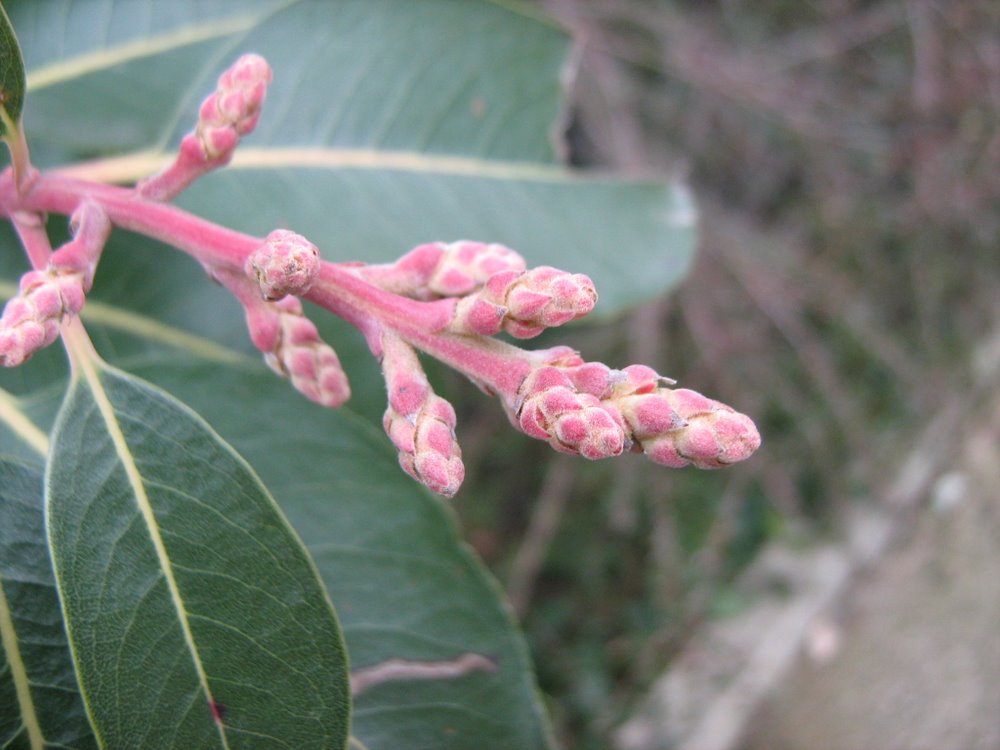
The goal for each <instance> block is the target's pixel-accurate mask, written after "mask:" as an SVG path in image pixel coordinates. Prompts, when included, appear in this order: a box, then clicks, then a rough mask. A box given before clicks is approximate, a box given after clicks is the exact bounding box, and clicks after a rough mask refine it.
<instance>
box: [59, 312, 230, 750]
mask: <svg viewBox="0 0 1000 750" xmlns="http://www.w3.org/2000/svg"><path fill="white" fill-rule="evenodd" d="M82 332H83V329H82V327H78V328H77V329H76V331H70V332H69V334H68V335H65V336H64V340H65V341H66V343H67V345H68V348H69V349H70V350H71V357H72V360H73V363H74V365H75V371H74V377H82V378H83V379H84V381H85V382H86V384H87V387H88V388H89V389H90V393H91V396H92V397H93V399H94V404H95V405H96V406H97V410H98V412H99V413H100V415H101V419H102V420H103V421H104V424H105V427H106V428H107V431H108V436H109V437H110V438H111V443H112V445H113V446H114V449H115V454H116V455H117V456H118V460H119V461H120V463H121V466H122V468H123V470H124V471H125V475H126V478H127V479H128V482H129V486H130V487H131V489H132V492H133V494H134V495H135V501H136V506H137V508H138V510H139V513H140V514H141V515H142V519H143V521H144V522H145V524H146V529H147V531H148V533H149V537H150V541H151V542H152V543H153V549H154V551H155V552H156V558H157V561H158V563H159V566H160V569H161V570H162V571H163V577H164V580H165V582H166V584H167V590H168V592H169V593H170V599H171V603H172V604H173V606H174V610H175V612H176V613H177V621H178V624H179V625H180V628H181V632H182V634H183V636H184V642H185V643H186V644H187V647H188V651H189V652H190V654H191V661H192V663H193V665H194V668H195V672H196V673H197V675H198V682H199V684H200V685H201V689H202V691H203V692H204V694H205V697H206V699H207V700H209V701H212V700H213V698H212V691H211V689H210V688H209V685H208V674H207V673H206V671H205V666H204V664H202V661H201V654H200V652H199V650H198V646H197V644H196V643H195V639H194V633H193V632H192V630H191V623H190V622H189V620H188V613H187V608H186V607H185V605H184V599H183V597H182V596H181V593H180V587H179V586H178V585H177V580H176V578H175V577H174V571H173V565H172V563H171V560H170V555H169V553H168V552H167V548H166V545H165V544H164V541H163V536H162V534H161V533H160V526H159V523H158V522H157V520H156V516H155V514H154V513H153V506H152V503H151V502H150V500H149V496H148V494H147V493H146V486H145V482H144V480H143V477H142V473H141V472H140V471H139V467H138V466H137V465H136V463H135V459H134V458H133V456H132V452H131V450H130V449H129V447H128V442H127V441H126V439H125V434H124V433H123V432H122V429H121V425H120V424H119V422H118V418H117V416H116V415H115V410H114V407H113V406H112V404H111V400H110V399H109V398H108V395H107V392H106V391H105V389H104V384H103V383H102V382H101V376H100V372H99V371H98V369H99V368H98V365H97V363H96V354H95V353H94V352H93V350H92V349H90V347H89V341H87V342H86V344H85V343H84V342H83V341H82V340H81V337H80V336H77V335H74V334H75V333H82ZM213 723H214V724H215V727H216V730H217V731H218V733H219V739H220V741H221V742H222V747H223V748H224V749H225V750H230V748H229V742H228V738H227V736H226V731H225V727H224V726H223V725H222V724H221V722H218V721H216V722H213Z"/></svg>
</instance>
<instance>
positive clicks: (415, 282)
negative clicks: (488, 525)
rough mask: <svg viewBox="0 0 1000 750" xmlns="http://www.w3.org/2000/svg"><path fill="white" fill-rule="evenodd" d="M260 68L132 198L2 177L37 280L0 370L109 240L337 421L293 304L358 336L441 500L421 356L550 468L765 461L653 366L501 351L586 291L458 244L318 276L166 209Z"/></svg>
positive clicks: (53, 325) (443, 444) (286, 246)
mask: <svg viewBox="0 0 1000 750" xmlns="http://www.w3.org/2000/svg"><path fill="white" fill-rule="evenodd" d="M270 81H271V70H270V67H269V66H268V64H267V62H266V61H265V60H264V59H263V58H261V57H259V56H257V55H244V56H243V57H241V58H240V59H239V60H237V61H236V63H235V64H234V65H233V66H232V67H230V68H229V69H228V70H227V71H226V72H225V73H223V75H222V76H221V77H220V79H219V84H218V88H217V89H216V91H215V92H213V93H212V94H211V95H210V96H209V97H208V98H207V99H206V100H205V102H204V103H203V104H202V106H201V109H200V111H199V120H198V123H197V125H196V127H195V128H194V130H193V131H192V132H191V133H189V134H188V135H186V136H185V137H184V138H183V139H182V141H181V144H180V148H179V150H178V153H177V155H176V158H175V160H174V162H173V163H172V164H171V165H170V166H168V167H167V168H166V169H165V170H163V171H162V172H160V173H159V174H156V175H153V176H151V177H148V178H146V179H144V180H142V181H140V182H139V183H138V184H137V185H136V186H135V187H134V188H131V189H126V188H118V187H113V186H108V185H102V184H98V183H89V182H86V181H81V180H74V179H72V178H69V177H65V176H60V175H45V174H40V175H39V174H35V175H32V178H31V179H30V180H27V181H25V184H24V185H21V186H18V185H16V184H15V183H14V180H13V177H12V175H11V172H10V170H8V171H7V172H6V173H5V174H4V175H3V176H2V178H0V214H4V215H6V216H8V217H10V218H11V220H12V221H13V222H14V225H15V227H16V228H17V230H18V233H19V235H20V236H21V239H22V242H23V243H24V244H25V247H26V249H27V250H28V253H29V256H31V258H32V261H33V262H34V264H35V268H36V270H33V271H30V272H29V273H27V274H25V276H24V277H23V278H22V279H21V284H20V292H19V294H18V295H17V296H15V297H14V298H13V299H11V300H10V301H9V302H8V303H7V305H6V307H5V308H4V311H3V316H2V318H0V364H2V365H3V366H5V367H13V366H16V365H19V364H21V363H22V362H24V361H25V360H26V359H28V358H29V357H30V356H31V354H32V353H33V352H35V351H37V350H38V349H40V348H42V347H44V346H48V345H49V344H51V343H52V342H53V341H54V340H55V339H56V338H57V337H58V333H59V330H60V326H61V324H62V323H63V321H65V320H66V319H67V318H69V317H72V316H75V315H77V314H78V313H79V312H80V310H81V308H82V307H83V304H84V299H85V296H86V293H87V292H88V291H89V290H90V286H91V283H92V281H93V276H94V270H95V268H96V266H97V262H98V260H99V258H100V254H101V251H102V249H103V247H104V244H105V242H106V240H107V237H108V234H109V233H110V231H111V228H112V226H113V225H115V226H122V227H125V228H128V229H131V230H133V231H139V232H144V233H146V234H149V235H150V236H154V237H156V238H158V239H161V240H163V241H164V242H167V243H169V244H172V245H174V246H175V247H177V248H179V249H181V250H183V251H185V252H188V253H189V254H191V255H192V256H194V257H195V258H197V259H198V260H199V261H201V263H202V265H203V266H205V268H206V269H207V270H208V271H209V273H210V274H211V275H212V276H213V278H215V279H216V280H217V281H219V282H220V283H221V284H222V285H223V286H225V287H226V288H227V289H228V290H229V291H230V292H232V293H233V295H234V296H235V297H236V298H237V299H238V300H239V301H240V303H241V304H242V305H243V307H244V310H245V313H246V321H247V327H248V329H249V332H250V337H251V339H252V341H253V343H254V345H255V346H256V347H257V348H258V349H260V350H261V351H262V352H263V353H264V357H265V361H266V362H267V364H268V365H269V366H270V367H271V368H272V369H273V370H274V371H275V372H277V373H278V374H280V375H282V376H285V377H287V378H288V379H289V380H290V381H291V383H292V385H293V386H294V387H295V388H297V389H298V390H299V391H300V392H302V393H303V394H304V395H305V396H306V397H307V398H309V399H311V400H313V401H315V402H317V403H319V404H322V405H324V406H331V407H336V406H340V405H341V404H343V403H344V402H345V401H347V399H348V398H349V397H350V386H349V384H348V380H347V376H346V374H345V373H344V370H343V368H342V366H341V363H340V360H339V359H338V357H337V355H336V353H335V352H334V350H333V349H332V348H331V347H330V346H329V345H327V344H326V343H324V342H323V341H322V340H321V338H320V336H319V334H318V332H317V330H316V326H315V325H314V324H313V323H312V321H310V320H309V319H308V318H307V317H306V316H305V314H304V312H303V307H302V303H301V301H300V298H305V299H308V300H310V301H312V302H315V303H317V304H319V305H321V306H323V307H325V308H327V309H329V310H331V311H332V312H334V313H336V314H338V315H340V316H341V317H343V318H344V319H346V320H348V321H349V322H351V323H352V324H354V325H355V326H356V327H357V328H358V329H359V330H360V331H361V332H362V333H363V334H364V336H365V338H366V341H367V342H368V345H369V348H370V349H371V351H372V353H373V354H374V355H375V356H376V357H377V358H378V359H379V361H380V363H381V366H382V372H383V375H384V377H385V382H386V389H387V392H388V408H387V409H386V412H385V416H384V418H383V426H384V428H385V431H386V433H387V434H388V436H389V439H390V440H391V441H392V443H393V445H394V446H395V447H396V449H397V451H398V452H399V463H400V466H401V467H402V468H403V469H404V470H405V471H406V472H407V473H408V474H410V475H411V476H412V477H413V478H414V479H416V480H417V481H418V482H421V483H422V484H424V485H426V486H427V487H429V488H430V489H431V490H433V491H435V492H437V493H440V494H442V495H445V496H448V497H451V496H452V495H454V494H455V492H456V491H457V490H458V488H459V486H460V484H461V482H462V479H463V477H464V473H465V470H464V468H463V465H462V458H461V455H462V454H461V449H460V448H459V445H458V442H457V440H456V438H455V424H456V420H455V410H454V409H453V408H452V406H451V404H449V403H448V401H446V400H445V399H444V398H442V397H441V396H439V395H437V394H435V393H434V392H433V390H432V389H431V386H430V383H429V382H428V380H427V376H426V375H425V373H424V370H423V368H422V366H421V364H420V361H419V359H418V356H417V352H418V351H421V352H424V353H425V354H428V355H430V356H432V357H435V358H437V359H439V360H441V361H443V362H445V363H446V364H448V365H450V366H451V367H453V368H455V369H456V370H459V371H460V372H463V373H464V374H465V375H466V376H468V377H469V378H470V379H471V380H472V381H473V382H474V383H476V384H477V385H479V387H480V388H482V389H483V390H484V391H486V392H487V393H489V394H491V395H495V396H496V397H497V398H498V399H499V401H500V403H501V405H502V406H503V409H504V410H505V412H506V414H507V416H508V418H509V419H510V422H511V424H512V425H513V426H514V427H515V428H517V429H518V430H520V431H522V432H524V433H525V434H527V435H530V436H531V437H535V438H538V439H539V440H544V441H546V442H547V443H549V445H551V446H552V448H554V449H555V450H557V451H559V452H561V453H572V454H579V455H582V456H584V457H585V458H589V459H599V458H608V457H611V456H617V455H620V454H622V453H625V452H628V451H632V452H640V453H643V454H645V455H646V456H648V457H649V458H650V459H651V460H653V461H654V462H656V463H658V464H662V465H664V466H669V467H682V466H687V465H689V464H692V465H694V466H697V467H699V468H704V469H712V468H719V467H723V466H727V465H729V464H732V463H736V462H737V461H742V460H743V459H745V458H748V457H749V456H750V455H751V454H752V453H753V452H754V451H755V450H756V449H757V448H758V447H759V445H760V436H759V434H758V432H757V429H756V427H755V426H754V423H753V422H752V421H751V420H750V418H749V417H747V416H745V415H743V414H740V413H738V412H736V411H734V410H733V409H732V408H730V407H729V406H726V405H725V404H722V403H720V402H718V401H713V400H712V399H709V398H706V397H705V396H702V395H701V394H699V393H696V392H695V391H691V390H687V389H674V388H671V386H672V385H673V381H670V380H669V379H667V378H664V377H662V376H660V375H659V374H657V373H656V372H655V371H653V370H652V369H650V368H649V367H646V366H643V365H631V366H629V367H625V368H624V369H621V370H617V369H613V368H611V367H608V366H607V365H604V364H602V363H599V362H586V361H584V360H583V359H581V358H580V356H579V354H578V353H577V352H576V351H574V350H572V349H570V348H568V347H563V346H557V347H553V348H549V349H543V350H525V349H522V348H520V347H517V346H514V345H512V344H509V343H506V342H504V341H501V340H499V339H496V338H492V337H493V336H495V335H496V334H498V333H500V332H506V333H507V334H509V335H510V336H513V337H514V338H517V339H528V338H532V337H534V336H537V335H538V334H540V333H541V332H542V331H543V330H545V329H546V328H552V327H555V326H560V325H563V324H564V323H568V322H569V321H572V320H575V319H578V318H580V317H583V316H584V315H586V314H587V313H589V312H590V311H591V310H592V309H593V308H594V305H595V303H596V301H597V291H596V290H595V288H594V284H593V282H592V281H591V280H590V279H589V278H588V277H587V276H584V275H582V274H573V273H569V272H566V271H561V270H559V269H556V268H551V267H548V266H540V267H536V268H528V267H527V264H526V262H525V260H524V258H523V257H522V256H521V255H519V254H518V253H517V252H515V251H514V250H511V249H510V248H507V247H505V246H503V245H499V244H492V243H483V242H473V241H467V240H463V241H458V242H450V243H445V242H433V243H429V244H424V245H420V246H418V247H416V248H414V249H413V250H411V251H410V252H408V253H406V254H405V255H403V256H402V257H401V258H400V259H399V260H397V261H396V262H394V263H390V264H380V265H363V264H357V263H331V262H328V261H323V260H321V258H320V253H319V251H318V249H317V248H316V246H315V245H313V244H312V243H311V242H309V241H308V240H307V239H306V238H304V237H302V236H301V235H298V234H295V233H294V232H291V231H288V230H284V229H278V230H275V231H274V232H272V233H271V234H269V235H268V236H267V237H266V238H265V239H264V240H260V239H257V238H253V237H250V236H248V235H244V234H240V233H238V232H233V231H231V230H227V229H224V228H222V227H218V226H216V225H212V224H210V223H208V222H205V221H204V220H202V219H199V218H198V217H195V216H192V215H190V214H187V213H185V212H183V211H180V210H179V209H176V208H174V207H172V206H168V205H166V202H168V201H169V200H170V199H172V198H173V197H175V196H176V195H178V194H179V193H180V192H181V191H182V190H184V188H186V187H187V186H188V185H190V184H191V183H192V182H194V180H196V179H197V178H198V177H200V176H201V175H203V174H205V173H206V172H208V171H210V170H213V169H216V168H218V167H222V166H225V165H226V164H228V163H229V161H230V160H231V158H232V155H233V152H234V150H235V149H236V147H237V145H238V144H239V142H240V139H241V138H242V137H243V136H245V135H247V134H249V133H250V132H251V131H252V130H253V128H254V126H255V125H256V122H257V119H258V118H259V116H260V108H261V105H262V104H263V101H264V97H265V94H266V89H267V85H268V84H269V83H270ZM48 211H52V212H61V213H64V214H70V215H72V221H71V228H72V230H73V238H72V239H71V240H70V241H69V242H68V243H67V244H66V245H64V246H63V247H61V248H59V249H58V250H56V251H55V252H52V251H51V249H50V248H44V249H40V248H39V245H40V244H41V245H44V244H45V243H46V242H47V239H46V238H45V236H44V231H43V230H40V229H39V224H40V222H39V219H38V217H39V216H40V215H41V214H42V213H43V212H48Z"/></svg>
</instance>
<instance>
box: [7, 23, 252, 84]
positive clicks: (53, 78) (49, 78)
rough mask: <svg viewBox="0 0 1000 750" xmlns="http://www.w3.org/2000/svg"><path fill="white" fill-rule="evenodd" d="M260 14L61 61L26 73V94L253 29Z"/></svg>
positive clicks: (179, 30)
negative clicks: (130, 62)
mask: <svg viewBox="0 0 1000 750" xmlns="http://www.w3.org/2000/svg"><path fill="white" fill-rule="evenodd" d="M269 13H270V11H268V13H267V14H263V13H254V14H247V15H244V16H233V17H229V18H225V19H220V20H216V21H212V22H206V23H201V24H195V25H190V26H182V27H180V28H178V29H176V30H174V31H171V32H169V33H167V34H162V35H160V36H147V37H142V38H141V39H136V40H135V41H131V42H126V43H124V44H120V45H117V46H112V47H105V48H103V49H98V50H94V51H93V52H88V53H86V54H82V55H77V56H76V57H70V58H64V59H62V60H59V61H57V62H52V63H49V64H47V65H43V66H41V67H38V68H36V69H34V70H31V71H28V73H27V83H28V86H27V88H28V91H29V92H34V91H38V90H39V89H44V88H48V87H49V86H55V85H58V84H60V83H66V82H67V81H72V80H73V79H75V78H79V77H81V76H84V75H87V74H88V73H95V72H97V71H99V70H106V69H108V68H112V67H114V66H115V65H121V64H122V63H125V62H128V61H130V60H138V59H141V58H143V57H152V56H153V55H156V54H159V53H161V52H167V51H169V50H172V49H177V48H179V47H186V46H190V45H192V44H197V43H198V42H204V41H207V40H209V39H217V38H221V37H225V36H229V35H231V34H237V33H239V32H241V31H247V30H249V29H251V28H253V27H254V26H255V25H256V24H258V23H259V22H260V20H261V19H262V18H263V17H264V16H265V15H268V14H269Z"/></svg>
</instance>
